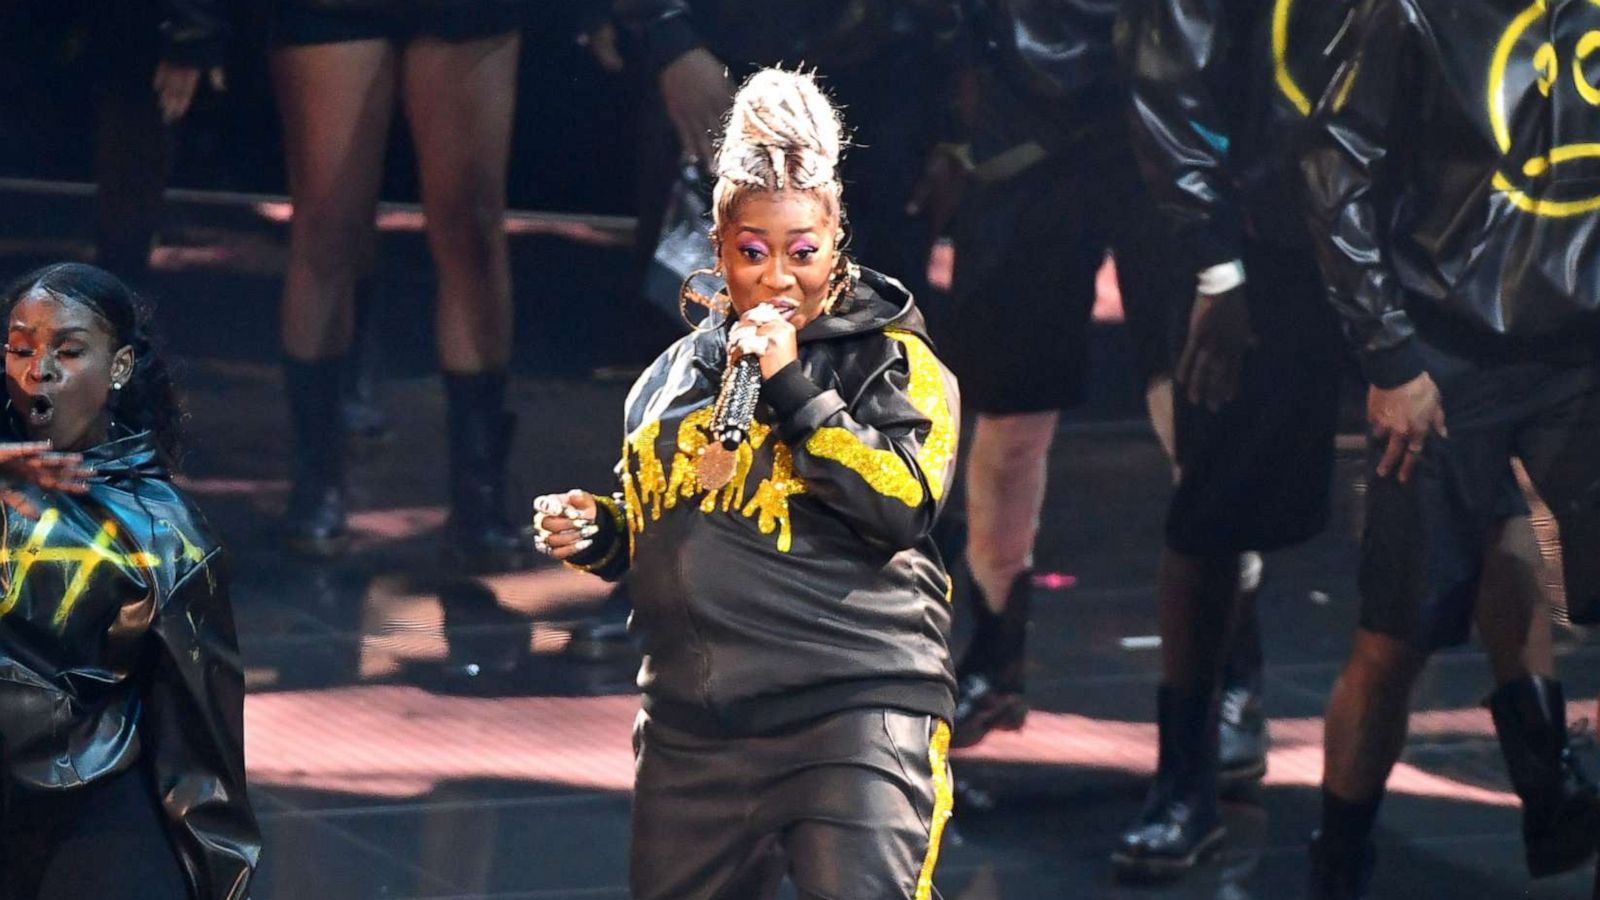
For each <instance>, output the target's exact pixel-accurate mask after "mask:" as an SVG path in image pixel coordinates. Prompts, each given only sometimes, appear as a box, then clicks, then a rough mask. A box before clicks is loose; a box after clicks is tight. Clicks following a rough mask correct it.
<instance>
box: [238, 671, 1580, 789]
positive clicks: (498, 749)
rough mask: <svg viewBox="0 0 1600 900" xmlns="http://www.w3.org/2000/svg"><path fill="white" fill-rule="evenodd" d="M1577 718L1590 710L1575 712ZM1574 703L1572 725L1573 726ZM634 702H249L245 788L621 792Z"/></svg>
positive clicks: (1100, 732)
mask: <svg viewBox="0 0 1600 900" xmlns="http://www.w3.org/2000/svg"><path fill="white" fill-rule="evenodd" d="M1584 705H1585V706H1586V705H1587V704H1584ZM1579 706H1580V705H1579V704H1573V705H1572V707H1573V709H1572V714H1573V715H1578V714H1579V712H1580V711H1579ZM637 711H638V699H637V698H636V697H634V696H631V695H621V696H606V697H510V698H487V699H486V698H473V697H446V696H436V695H433V694H429V693H427V692H425V691H423V690H420V689H418V688H412V687H406V686H400V685H371V686H361V687H348V688H335V689H330V690H320V691H286V692H281V693H262V694H252V695H250V697H249V698H248V699H247V701H246V740H247V750H248V760H249V767H250V778H251V780H252V782H253V783H255V784H262V785H271V786H279V787H296V788H306V789H310V790H320V791H331V792H338V793H347V794H364V795H371V796H382V797H410V796H417V795H420V794H424V793H426V792H428V791H429V790H431V789H433V788H434V787H436V786H438V785H439V784H442V783H445V782H449V781H457V780H464V779H499V780H507V781H531V782H541V783H550V784H564V785H569V786H571V787H576V788H584V789H592V790H604V791H626V790H628V788H629V785H630V784H631V783H632V778H633V756H632V752H631V749H630V746H631V745H630V740H629V736H630V734H631V728H632V724H633V719H634V715H635V713H636V712H637ZM1412 726H1413V727H1412V734H1413V736H1414V737H1426V736H1429V735H1447V734H1448V735H1468V736H1480V737H1482V738H1484V739H1485V740H1488V739H1490V737H1491V734H1492V730H1491V727H1490V725H1489V721H1488V715H1487V714H1486V713H1485V712H1483V711H1482V710H1480V709H1477V708H1470V709H1460V710H1436V711H1431V712H1423V713H1418V714H1416V715H1414V716H1413V717H1412ZM1272 736H1273V749H1272V754H1271V760H1270V765H1269V773H1268V776H1267V784H1268V785H1269V786H1290V787H1302V788H1315V787H1316V786H1317V785H1318V784H1319V783H1320V781H1321V776H1322V722H1321V720H1320V719H1309V718H1308V719H1274V720H1273V722H1272ZM1155 757H1156V729H1155V726H1154V725H1152V724H1149V723H1137V722H1118V721H1107V720H1100V719H1092V718H1089V717H1087V716H1079V715H1073V714H1069V713H1047V712H1034V713H1033V714H1032V715H1030V716H1029V717H1028V725H1027V727H1026V728H1025V729H1024V730H1023V731H1020V732H1012V733H1007V732H1001V733H997V734H995V735H993V736H991V737H990V738H989V739H988V740H986V741H984V743H983V744H981V745H979V746H978V747H975V748H971V749H969V750H963V751H959V752H958V753H957V755H956V765H957V767H958V768H959V767H960V766H961V765H963V764H965V763H971V762H980V761H982V762H995V763H1018V764H1028V765H1046V766H1059V767H1060V768H1061V770H1062V772H1063V774H1064V775H1067V776H1069V777H1070V774H1071V772H1072V771H1073V770H1074V769H1078V768H1095V769H1102V770H1107V769H1108V770H1115V771H1123V772H1128V773H1132V774H1135V775H1147V774H1149V773H1150V772H1151V771H1152V770H1153V769H1154V768H1155V761H1156V760H1155ZM1389 790H1390V792H1391V793H1395V794H1409V795H1411V796H1415V797H1424V798H1434V799H1442V800H1453V801H1457V802H1464V803H1477V804H1483V805H1488V806H1498V807H1514V806H1516V805H1517V798H1516V796H1515V795H1514V794H1512V793H1511V792H1510V791H1507V790H1496V789H1492V788H1486V787H1482V786H1479V785H1476V784H1471V783H1467V782H1464V781H1459V780H1456V779H1453V778H1449V777H1447V776H1445V775H1440V774H1438V773H1435V772H1430V771H1427V770H1424V769H1421V768H1419V767H1417V766H1415V765H1413V764H1410V763H1401V764H1400V765H1399V766H1397V767H1396V769H1395V771H1394V775H1393V776H1392V777H1391V778H1390V781H1389Z"/></svg>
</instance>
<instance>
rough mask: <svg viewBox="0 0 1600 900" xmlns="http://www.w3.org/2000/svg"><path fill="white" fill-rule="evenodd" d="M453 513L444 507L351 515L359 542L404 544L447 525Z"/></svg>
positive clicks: (374, 510)
mask: <svg viewBox="0 0 1600 900" xmlns="http://www.w3.org/2000/svg"><path fill="white" fill-rule="evenodd" d="M448 515H449V513H448V512H447V511H446V510H445V508H444V507H442V506H397V507H391V508H389V509H369V510H364V511H362V512H357V513H351V514H350V531H351V533H352V534H354V535H355V538H356V540H357V541H362V540H366V541H374V540H376V541H401V540H405V539H407V538H413V537H417V536H418V535H422V534H426V533H428V532H430V531H437V530H438V529H439V528H441V527H443V526H444V520H445V518H446V517H447V516H448Z"/></svg>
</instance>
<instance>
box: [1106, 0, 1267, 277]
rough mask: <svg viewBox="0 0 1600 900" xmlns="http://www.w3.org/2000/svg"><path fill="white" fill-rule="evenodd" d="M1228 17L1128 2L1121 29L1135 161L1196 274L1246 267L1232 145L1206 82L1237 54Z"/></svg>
mask: <svg viewBox="0 0 1600 900" xmlns="http://www.w3.org/2000/svg"><path fill="white" fill-rule="evenodd" d="M1222 13H1223V10H1222V0H1128V3H1127V4H1126V6H1125V8H1124V10H1123V12H1122V16H1123V17H1124V21H1123V22H1121V23H1119V26H1118V30H1119V32H1120V33H1121V34H1123V35H1124V36H1125V37H1124V39H1123V40H1122V41H1120V42H1119V44H1120V52H1121V54H1122V65H1123V67H1124V69H1125V70H1126V76H1127V78H1128V82H1129V87H1130V89H1131V92H1132V109H1131V116H1130V119H1131V123H1130V134H1131V138H1132V141H1133V147H1134V153H1135V156H1136V157H1137V158H1138V161H1139V167H1140V169H1141V171H1142V172H1143V173H1144V177H1145V181H1146V182H1147V183H1148V184H1149V187H1150V192H1151V194H1152V195H1153V196H1154V197H1155V198H1156V200H1157V202H1159V203H1160V205H1161V207H1162V209H1163V210H1164V211H1166V212H1167V214H1168V215H1169V216H1170V217H1171V219H1172V220H1173V223H1174V225H1175V226H1176V228H1177V233H1178V236H1179V239H1180V240H1181V241H1182V242H1183V244H1184V245H1185V247H1186V249H1187V250H1188V251H1189V252H1190V253H1191V255H1192V257H1193V259H1192V262H1193V264H1194V266H1195V269H1196V271H1200V270H1203V269H1206V268H1209V267H1211V266H1214V265H1217V264H1218V263H1224V262H1229V261H1231V260H1235V259H1238V258H1239V257H1240V232H1241V229H1242V221H1243V219H1242V212H1241V210H1240V208H1239V200H1238V197H1237V195H1236V194H1237V192H1236V188H1235V180H1234V175H1233V173H1232V172H1230V169H1229V158H1230V149H1231V143H1232V140H1233V136H1232V135H1231V134H1230V133H1229V129H1228V124H1227V122H1226V121H1224V117H1223V114H1222V110H1221V108H1220V106H1219V104H1218V103H1217V98H1216V97H1215V96H1214V95H1213V94H1212V86H1211V84H1210V83H1209V77H1208V76H1209V75H1210V73H1211V71H1212V70H1213V69H1214V68H1215V67H1217V66H1218V65H1220V59H1221V58H1222V56H1223V55H1224V54H1227V53H1230V52H1236V51H1237V48H1236V47H1234V46H1232V41H1231V40H1230V38H1231V37H1232V36H1231V35H1229V34H1227V32H1226V25H1225V18H1224V16H1223V14H1222Z"/></svg>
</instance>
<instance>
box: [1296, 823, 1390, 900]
mask: <svg viewBox="0 0 1600 900" xmlns="http://www.w3.org/2000/svg"><path fill="white" fill-rule="evenodd" d="M1375 856H1376V853H1375V851H1374V849H1373V846H1372V842H1371V841H1367V842H1365V843H1364V844H1362V845H1361V846H1360V847H1359V848H1350V847H1338V846H1335V845H1334V843H1333V842H1332V841H1329V840H1327V839H1326V838H1325V837H1324V836H1323V834H1322V832H1320V831H1318V832H1316V833H1314V834H1312V835H1311V884H1310V890H1309V891H1308V895H1309V896H1310V898H1311V900H1367V895H1368V892H1369V891H1370V890H1371V885H1372V866H1373V862H1374V858H1375Z"/></svg>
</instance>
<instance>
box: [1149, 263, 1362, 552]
mask: <svg viewBox="0 0 1600 900" xmlns="http://www.w3.org/2000/svg"><path fill="white" fill-rule="evenodd" d="M1244 265H1245V277H1246V279H1247V280H1246V282H1245V288H1244V290H1245V296H1246V298H1247V300H1248V302H1249V304H1250V317H1251V325H1252V327H1253V328H1254V329H1255V333H1256V337H1257V338H1258V339H1259V344H1258V346H1257V347H1256V348H1254V349H1252V350H1251V351H1250V352H1249V354H1248V355H1246V357H1245V360H1244V369H1243V372H1242V373H1241V375H1240V379H1239V394H1238V396H1237V397H1236V398H1235V399H1234V401H1233V402H1232V403H1229V404H1227V405H1226V406H1224V407H1223V408H1222V409H1221V410H1220V411H1218V412H1215V413H1213V412H1211V411H1210V410H1207V409H1205V408H1203V407H1198V406H1195V405H1193V404H1191V403H1189V402H1188V400H1187V399H1186V398H1185V392H1184V390H1183V387H1182V386H1181V385H1179V386H1177V388H1176V390H1175V392H1174V403H1173V406H1174V412H1175V419H1176V427H1177V445H1178V446H1177V456H1178V460H1177V461H1178V468H1179V479H1178V487H1177V490H1176V491H1174V492H1173V495H1172V502H1171V505H1170V506H1169V507H1168V509H1167V526H1166V540H1167V546H1168V547H1169V548H1170V549H1172V550H1176V551H1178V552H1180V553H1188V554H1194V555H1201V556H1209V555H1215V554H1221V553H1243V552H1245V551H1247V550H1260V551H1268V550H1278V549H1282V548H1284V547H1290V546H1293V545H1295V544H1299V543H1301V542H1303V541H1305V540H1308V539H1309V538H1311V537H1313V536H1315V535H1316V534H1318V533H1319V532H1321V531H1322V529H1323V528H1325V527H1326V526H1327V523H1328V515H1329V504H1330V499H1331V494H1332V483H1333V455H1334V431H1335V429H1336V428H1337V426H1338V410H1339V373H1340V370H1341V365H1342V362H1341V356H1340V354H1341V352H1342V348H1341V343H1340V342H1341V340H1342V337H1341V335H1340V330H1339V324H1338V319H1337V317H1336V315H1335V313H1334V311H1333V307H1332V305H1331V304H1329V303H1328V301H1327V300H1326V299H1325V298H1324V294H1323V288H1322V280H1321V277H1320V274H1319V272H1318V270H1317V266H1316V262H1315V261H1314V260H1313V259H1312V258H1311V255H1310V251H1309V250H1307V251H1301V250H1293V249H1286V248H1280V247H1274V246H1270V245H1265V244H1254V243H1252V244H1248V245H1247V246H1246V248H1245V251H1244ZM1190 291H1191V296H1192V292H1193V286H1192V284H1191V287H1190ZM1192 302H1193V301H1192V300H1191V301H1190V304H1186V306H1188V305H1192ZM1183 318H1184V319H1185V320H1186V318H1187V316H1184V317H1183ZM1175 336H1176V337H1178V338H1180V341H1181V338H1182V337H1183V334H1182V331H1181V330H1180V331H1178V332H1177V333H1176V335H1175ZM1178 345H1179V346H1181V342H1180V344H1178Z"/></svg>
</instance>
